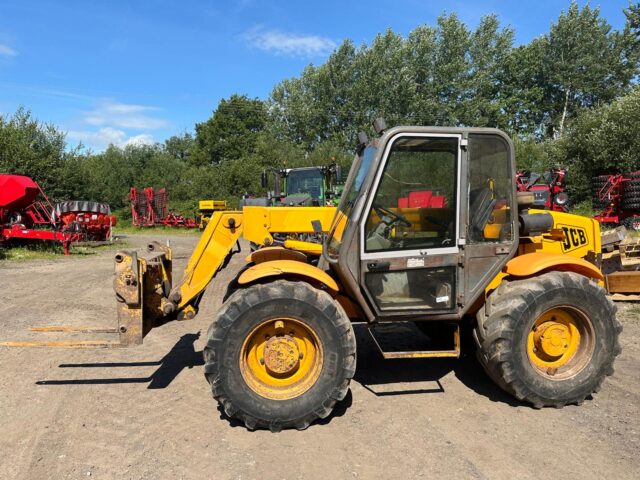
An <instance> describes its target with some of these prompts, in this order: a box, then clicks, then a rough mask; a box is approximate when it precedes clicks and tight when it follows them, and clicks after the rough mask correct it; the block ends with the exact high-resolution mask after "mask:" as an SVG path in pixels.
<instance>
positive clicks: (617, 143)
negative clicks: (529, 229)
mask: <svg viewBox="0 0 640 480" xmlns="http://www.w3.org/2000/svg"><path fill="white" fill-rule="evenodd" d="M639 124H640V87H635V88H634V89H633V90H632V92H631V93H629V94H628V95H626V96H624V97H620V98H619V99H617V100H615V101H614V102H613V103H611V104H610V105H604V106H602V107H599V108H595V109H591V110H584V111H582V112H581V113H580V114H579V115H578V116H577V117H576V119H575V120H574V121H573V122H572V124H571V126H570V127H569V128H568V130H567V132H566V135H565V136H564V137H563V138H562V139H561V140H560V141H558V142H557V145H556V148H557V152H556V154H555V158H556V161H557V162H562V163H565V164H566V165H568V166H569V168H570V178H571V188H572V191H573V194H574V196H575V197H576V201H580V200H584V199H586V198H587V197H588V195H589V190H590V185H591V178H592V177H593V176H595V175H601V174H608V173H625V172H629V171H636V170H640V156H639V155H638V152H640V129H638V125H639Z"/></svg>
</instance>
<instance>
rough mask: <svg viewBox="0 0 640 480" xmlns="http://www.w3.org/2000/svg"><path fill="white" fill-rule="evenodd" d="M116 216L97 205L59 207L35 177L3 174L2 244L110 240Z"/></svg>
mask: <svg viewBox="0 0 640 480" xmlns="http://www.w3.org/2000/svg"><path fill="white" fill-rule="evenodd" d="M114 224H115V217H113V216H112V215H110V210H109V206H108V205H105V204H97V203H95V202H79V201H72V202H62V203H59V204H57V205H56V206H55V207H54V206H53V204H52V203H51V201H50V200H49V198H48V197H47V195H46V194H45V193H44V191H43V190H42V189H41V188H40V186H39V185H38V184H37V183H36V182H34V181H33V180H32V179H31V178H29V177H26V176H23V175H5V174H0V242H9V241H12V240H17V241H22V242H31V241H35V240H39V241H52V242H59V243H62V246H63V248H64V252H65V254H68V253H69V245H70V244H71V243H72V242H79V241H87V240H107V239H108V238H109V237H110V235H111V226H112V225H114Z"/></svg>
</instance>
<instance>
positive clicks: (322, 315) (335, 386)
mask: <svg viewBox="0 0 640 480" xmlns="http://www.w3.org/2000/svg"><path fill="white" fill-rule="evenodd" d="M355 352H356V345H355V336H354V333H353V328H352V326H351V323H350V321H349V319H348V317H347V315H346V314H345V312H344V310H343V309H342V307H341V306H340V305H339V304H338V303H337V302H335V301H334V300H333V299H332V298H331V297H330V296H329V294H327V293H326V292H323V291H321V290H318V289H317V288H314V287H312V286H311V285H309V284H307V283H304V282H292V281H287V280H277V281H274V282H271V283H267V284H262V285H254V286H251V287H249V288H246V289H241V290H238V291H236V292H235V293H234V294H233V295H231V297H230V298H229V299H228V300H227V301H226V302H225V303H224V304H223V306H222V308H221V309H220V312H219V313H218V315H217V318H216V319H215V320H214V322H213V323H212V324H211V327H210V328H209V332H208V341H207V345H206V346H205V349H204V357H205V376H206V378H207V380H208V381H209V384H210V385H211V389H212V392H213V396H214V398H216V400H218V401H219V402H220V404H221V405H222V406H223V408H224V410H225V413H226V414H227V415H229V416H230V417H234V418H237V419H239V420H240V421H242V422H243V423H244V424H245V425H246V427H247V428H249V429H251V430H253V429H257V428H268V429H270V430H272V431H278V430H281V429H283V428H297V429H299V430H302V429H305V428H307V427H308V426H309V424H310V423H311V422H313V421H314V420H316V419H318V418H324V417H326V416H327V415H329V413H330V412H331V410H332V409H333V407H334V406H335V404H336V402H338V401H339V400H342V399H343V398H344V397H345V395H346V394H347V390H348V386H349V382H350V380H351V378H352V377H353V375H354V372H355V365H356V359H355Z"/></svg>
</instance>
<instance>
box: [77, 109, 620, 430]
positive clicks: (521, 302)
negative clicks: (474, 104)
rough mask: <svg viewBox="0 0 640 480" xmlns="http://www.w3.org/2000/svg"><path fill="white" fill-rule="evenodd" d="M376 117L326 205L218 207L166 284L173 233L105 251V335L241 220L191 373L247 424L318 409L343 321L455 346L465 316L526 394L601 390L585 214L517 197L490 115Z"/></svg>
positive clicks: (602, 335) (146, 310)
mask: <svg viewBox="0 0 640 480" xmlns="http://www.w3.org/2000/svg"><path fill="white" fill-rule="evenodd" d="M374 126H375V127H376V131H377V132H378V133H379V134H380V137H379V138H375V139H371V140H369V139H368V138H367V137H366V135H365V134H360V135H359V142H360V144H359V146H358V149H357V154H356V156H355V159H354V162H353V165H352V167H351V171H350V173H349V177H348V179H347V181H346V184H345V188H344V193H343V195H342V199H341V202H340V204H339V206H338V209H337V211H336V212H335V215H334V216H333V219H332V221H330V220H329V219H328V218H318V215H323V214H321V213H318V211H315V210H314V209H313V208H304V207H300V208H287V207H278V208H262V207H246V208H245V209H244V210H243V211H242V212H231V211H223V212H215V213H214V214H213V217H212V220H211V222H210V223H209V224H208V226H207V228H206V230H205V231H204V233H203V235H202V238H201V239H200V241H199V243H198V245H197V247H196V249H195V251H194V253H193V255H192V257H191V259H190V260H189V264H188V266H187V268H186V271H185V274H184V277H183V279H182V281H181V282H180V283H178V284H177V285H176V286H175V287H174V288H173V289H172V288H171V251H170V249H168V248H166V247H160V246H159V245H157V244H155V245H152V246H151V250H153V251H154V253H153V255H152V256H151V257H150V258H147V259H144V258H142V257H139V256H137V254H135V253H134V252H119V253H118V254H117V255H116V277H115V281H114V286H115V290H116V295H117V299H118V322H119V323H118V328H117V330H114V331H117V332H119V335H120V343H119V344H118V345H123V344H124V345H130V344H136V343H142V339H143V337H144V336H145V335H146V334H147V333H148V332H149V331H150V330H151V329H152V328H153V327H154V326H156V325H159V324H161V323H164V322H166V321H168V320H171V319H175V318H193V316H195V314H196V313H197V309H198V303H199V301H200V299H201V297H202V295H203V293H204V290H205V288H206V287H207V285H208V284H209V283H210V281H211V280H212V278H213V277H214V276H215V275H216V273H217V272H218V271H219V270H220V269H222V268H224V267H225V266H226V264H227V262H228V260H229V258H230V256H231V255H232V254H233V253H235V252H236V251H237V250H234V246H235V245H236V243H237V241H238V238H239V237H240V236H241V235H244V237H245V238H246V239H247V240H250V241H253V242H256V243H259V244H261V245H266V246H267V247H268V248H262V249H260V250H257V251H255V252H253V253H251V255H249V257H247V266H246V268H244V269H243V270H242V271H241V272H240V273H239V274H238V276H237V277H236V278H235V279H234V280H233V281H232V282H231V283H230V284H229V285H227V286H226V288H227V293H226V296H225V301H224V303H223V305H222V307H221V308H220V310H219V311H218V312H217V313H216V314H215V316H214V318H213V322H212V323H211V326H210V327H209V330H208V338H207V343H206V346H205V348H204V357H205V367H204V372H205V376H206V378H207V380H208V382H209V384H210V385H211V389H212V392H213V396H214V397H215V398H216V399H217V400H218V401H219V402H220V403H221V404H222V406H223V408H224V410H225V412H226V413H227V415H229V416H230V417H235V418H237V419H239V420H240V421H242V422H243V423H244V424H245V425H246V426H247V427H248V428H249V429H255V428H268V429H271V430H273V431H277V430H280V429H283V428H297V429H304V428H306V427H307V426H308V425H309V424H310V423H311V422H313V421H314V420H316V419H318V418H324V417H326V416H327V415H329V413H330V412H331V410H332V409H333V407H334V405H335V404H336V402H338V401H340V400H342V399H343V398H344V397H345V395H346V393H347V390H348V387H349V382H350V381H351V378H352V377H353V375H354V372H355V369H356V341H355V336H354V331H353V327H352V323H353V322H354V321H359V322H364V323H365V324H366V325H367V326H368V327H370V328H373V327H374V326H376V325H384V324H387V323H391V322H415V323H416V325H418V326H419V327H420V328H421V330H423V331H425V332H426V333H427V334H428V335H429V336H431V337H442V336H445V334H446V335H448V336H449V338H448V344H447V345H446V346H445V348H441V349H430V350H420V351H401V352H398V351H383V355H384V356H385V358H416V357H457V356H459V353H460V341H459V328H458V326H459V325H460V323H461V322H463V321H470V322H472V324H473V326H474V330H473V337H474V340H475V343H476V346H477V356H478V358H479V361H480V363H481V364H482V366H483V367H484V369H485V370H486V372H487V374H488V375H489V376H490V377H491V378H492V379H493V380H494V381H495V383H496V384H497V385H499V386H500V387H501V388H502V389H504V390H505V391H507V392H508V393H510V394H512V395H513V396H515V397H516V398H518V399H520V400H522V401H525V402H529V403H530V404H532V405H533V406H534V407H535V408H540V407H544V406H554V407H561V406H563V405H566V404H571V403H575V404H581V403H582V402H583V401H584V399H585V398H586V397H588V396H589V395H591V394H592V393H593V392H596V391H598V390H599V388H600V387H601V384H602V382H603V380H604V378H605V376H607V375H611V374H612V373H613V362H614V359H615V357H616V355H618V354H619V353H620V346H619V343H618V336H619V333H620V331H621V329H622V327H621V325H620V323H619V322H618V321H617V320H616V308H615V306H614V305H613V303H612V302H611V301H609V300H608V299H607V297H606V296H605V291H604V289H603V288H602V284H603V275H602V273H601V271H600V270H599V267H598V262H599V259H600V230H599V226H598V223H597V222H596V221H594V220H592V219H588V218H585V217H580V216H575V215H570V214H567V213H562V212H549V211H538V210H533V209H530V208H529V206H530V205H529V206H528V205H527V202H529V203H531V202H532V201H533V199H532V198H531V195H530V194H524V196H516V189H515V182H514V178H515V165H514V153H513V145H512V143H511V141H510V139H509V138H508V137H507V136H506V135H505V134H504V133H502V132H500V131H499V130H495V129H489V128H436V127H395V128H392V129H388V130H387V129H386V127H385V126H384V123H383V122H382V121H376V122H375V123H374ZM527 195H528V197H527ZM434 198H437V199H438V200H437V201H433V199H434ZM412 199H413V200H412ZM321 211H322V212H326V210H324V209H322V210H321ZM324 215H326V213H325V214H324ZM312 221H314V222H313V224H314V227H313V228H312V227H311V223H312ZM329 225H330V226H329ZM282 228H285V229H288V231H291V232H300V231H305V230H306V231H316V232H319V231H325V232H327V233H326V235H325V239H324V245H323V246H320V245H317V244H309V243H305V242H299V241H295V240H285V241H284V242H275V243H274V239H273V237H272V236H271V235H270V231H281V230H277V229H282ZM451 325H453V328H452V327H451ZM375 338H376V337H375V336H374V339H375ZM445 340H447V339H445ZM376 343H378V342H377V341H376ZM378 345H379V346H381V345H380V343H378ZM84 346H86V345H84ZM89 346H101V345H96V343H94V344H92V345H89ZM102 346H105V345H102ZM381 350H383V349H382V348H381Z"/></svg>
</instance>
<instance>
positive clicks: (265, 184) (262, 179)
mask: <svg viewBox="0 0 640 480" xmlns="http://www.w3.org/2000/svg"><path fill="white" fill-rule="evenodd" d="M260 184H261V185H262V188H267V187H268V186H269V181H268V179H267V172H266V171H265V170H263V171H262V174H261V175H260Z"/></svg>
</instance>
